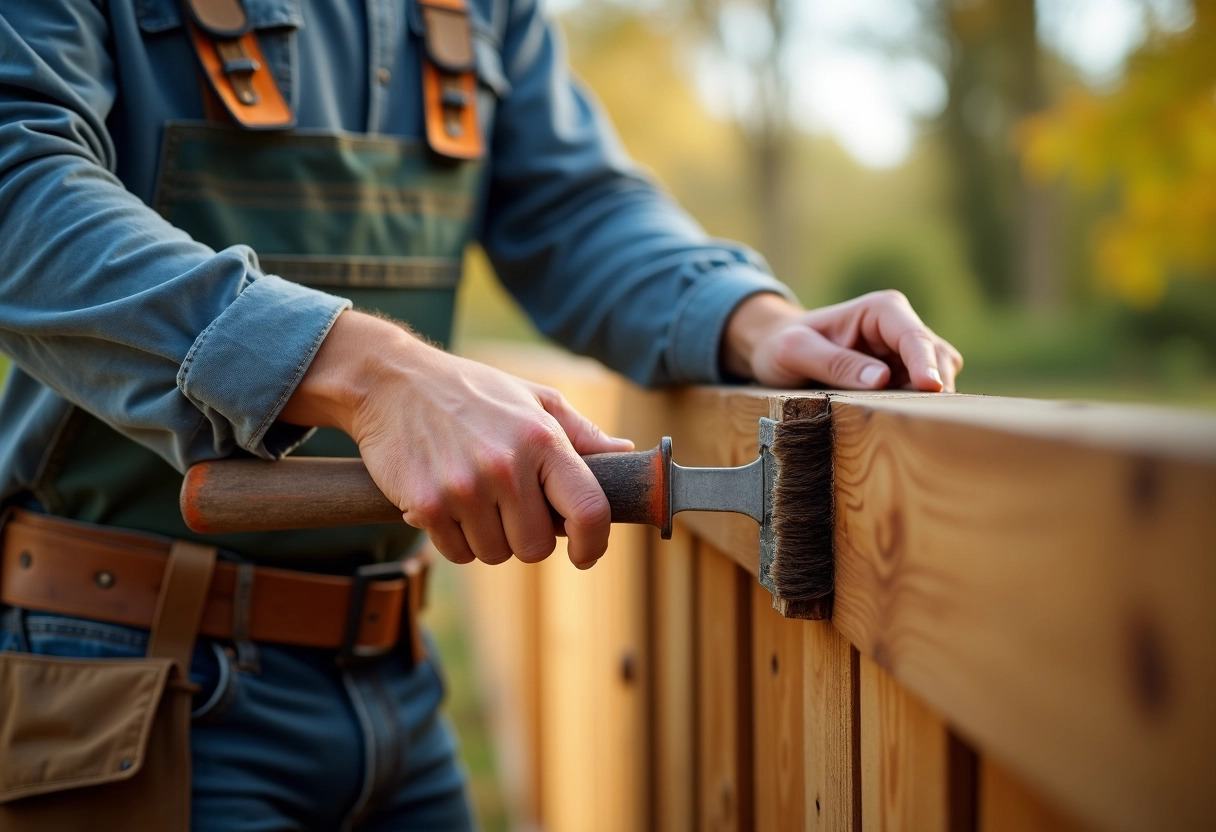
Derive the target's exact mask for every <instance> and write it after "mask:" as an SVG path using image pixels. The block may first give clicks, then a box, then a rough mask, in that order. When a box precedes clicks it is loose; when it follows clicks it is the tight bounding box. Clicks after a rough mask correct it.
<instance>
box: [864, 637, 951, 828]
mask: <svg viewBox="0 0 1216 832" xmlns="http://www.w3.org/2000/svg"><path fill="white" fill-rule="evenodd" d="M860 669H861V679H860V682H861V725H860V727H859V730H860V732H861V761H860V762H861V803H862V809H861V818H862V829H863V830H864V832H947V830H948V829H949V802H950V797H949V786H950V779H949V736H948V734H947V732H946V726H945V725H944V724H943V723H942V721H941V720H940V719H939V718H938V717H936V716H934V715H933V713H932V712H931V711H930V710H929V709H928V708H926V707H925V706H924V705H922V704H921V703H920V702H918V701H917V700H916V699H915V698H914V697H912V696H910V695H909V694H908V693H907V692H906V691H904V690H903V689H902V688H900V686H899V685H898V684H896V682H895V681H894V680H893V679H892V678H891V677H890V676H889V675H887V673H885V672H884V671H883V670H882V668H880V667H879V666H878V665H876V664H875V663H874V662H873V661H871V660H870V659H869V658H867V657H864V656H863V657H862V658H861V664H860Z"/></svg>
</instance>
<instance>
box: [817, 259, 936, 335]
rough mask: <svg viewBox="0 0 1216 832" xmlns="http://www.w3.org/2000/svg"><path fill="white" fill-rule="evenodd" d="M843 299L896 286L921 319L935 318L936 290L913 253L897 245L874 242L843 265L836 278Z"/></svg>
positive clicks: (930, 319)
mask: <svg viewBox="0 0 1216 832" xmlns="http://www.w3.org/2000/svg"><path fill="white" fill-rule="evenodd" d="M837 286H838V288H839V290H840V291H841V292H842V293H843V295H844V297H846V298H854V297H857V296H858V295H864V294H866V293H867V292H876V291H879V290H881V289H898V290H899V291H901V292H903V293H904V294H905V295H907V297H908V300H909V301H910V302H911V304H912V307H913V308H914V309H915V310H916V311H917V312H918V313H919V314H920V316H921V317H922V318H923V319H925V320H929V321H932V320H935V319H936V318H937V317H938V307H939V305H940V304H939V302H938V297H937V296H938V291H939V288H940V284H935V282H934V281H933V279H932V278H931V277H930V276H929V274H928V273H927V272H926V270H925V268H924V266H923V265H922V264H921V262H920V261H919V260H918V259H917V257H916V255H915V254H914V253H913V252H911V251H909V250H906V249H904V248H902V247H900V246H896V245H890V244H885V245H884V244H878V245H875V246H873V247H870V248H866V249H863V250H861V251H859V252H857V254H856V255H854V256H853V257H852V258H851V259H850V260H849V261H847V262H846V263H845V265H844V268H843V269H842V270H841V276H840V278H839V280H838V281H837Z"/></svg>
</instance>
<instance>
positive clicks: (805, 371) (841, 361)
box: [773, 326, 891, 390]
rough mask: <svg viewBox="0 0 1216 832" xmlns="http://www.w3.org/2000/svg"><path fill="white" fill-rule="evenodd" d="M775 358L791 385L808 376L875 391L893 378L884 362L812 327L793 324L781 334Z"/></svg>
mask: <svg viewBox="0 0 1216 832" xmlns="http://www.w3.org/2000/svg"><path fill="white" fill-rule="evenodd" d="M773 361H774V363H775V364H776V367H777V370H778V371H779V373H780V374H781V375H782V376H784V377H785V378H786V379H788V382H787V383H789V384H801V383H803V382H804V381H806V380H808V379H813V380H815V381H816V382H820V383H822V384H826V385H828V386H830V387H840V388H844V389H850V390H873V389H875V388H879V387H883V386H885V385H886V383H887V382H888V381H889V380H890V378H891V368H890V367H888V366H887V365H886V364H885V363H883V362H882V361H879V360H878V359H876V358H872V357H870V356H868V355H865V354H863V353H860V352H857V351H856V350H851V349H848V348H846V347H842V346H839V345H838V344H834V343H832V342H831V341H830V340H828V339H827V338H826V337H825V336H823V335H821V334H820V333H819V332H817V331H816V330H814V329H811V328H809V327H802V326H800V327H792V328H790V329H787V330H785V331H784V332H782V333H781V335H780V336H779V337H778V343H777V344H776V345H775V354H774V356H773Z"/></svg>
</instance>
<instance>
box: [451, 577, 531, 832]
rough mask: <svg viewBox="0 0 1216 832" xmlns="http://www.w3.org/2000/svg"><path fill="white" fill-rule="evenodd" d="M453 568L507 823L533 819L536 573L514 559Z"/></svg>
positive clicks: (528, 824) (522, 823) (525, 822)
mask: <svg viewBox="0 0 1216 832" xmlns="http://www.w3.org/2000/svg"><path fill="white" fill-rule="evenodd" d="M455 568H457V569H458V570H459V572H460V576H461V578H462V579H463V581H464V587H465V592H466V593H467V598H468V604H467V607H468V609H469V612H470V616H471V622H470V624H471V627H472V631H473V634H474V638H473V647H474V648H475V650H476V656H477V675H478V681H479V682H480V691H479V692H480V695H481V699H482V701H483V702H484V703H485V706H486V710H487V712H488V715H489V720H490V728H491V732H492V734H493V736H494V751H495V759H496V761H497V769H498V773H499V777H500V778H501V782H502V785H503V792H504V795H505V797H506V800H507V803H508V806H509V810H510V813H511V815H512V817H513V819H514V822H515V824H516V825H517V826H519V827H521V828H528V827H533V826H535V825H537V824H539V822H540V816H541V761H540V731H541V721H542V719H541V699H540V674H541V661H540V656H539V643H538V639H539V633H540V630H539V627H540V624H539V618H538V614H537V612H538V599H539V594H538V593H539V589H538V578H539V573H538V571H537V570H536V569H535V568H531V567H529V566H528V565H527V564H523V563H520V562H518V561H511V562H509V563H504V564H500V565H498V566H486V565H485V564H483V563H471V564H468V565H466V566H461V567H455Z"/></svg>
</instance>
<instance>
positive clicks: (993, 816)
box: [979, 758, 1093, 832]
mask: <svg viewBox="0 0 1216 832" xmlns="http://www.w3.org/2000/svg"><path fill="white" fill-rule="evenodd" d="M1023 830H1034V832H1092V830H1093V827H1090V826H1086V825H1083V824H1081V823H1079V822H1077V821H1074V820H1073V819H1072V818H1071V817H1068V816H1067V815H1065V814H1064V813H1063V812H1062V811H1060V810H1059V809H1057V808H1056V807H1055V806H1054V805H1052V804H1049V803H1047V802H1046V801H1044V800H1043V799H1042V798H1041V797H1039V796H1038V795H1037V794H1035V793H1034V792H1032V791H1031V790H1030V789H1029V788H1027V786H1026V785H1025V784H1024V783H1022V781H1021V780H1020V779H1018V778H1017V777H1016V776H1015V775H1013V774H1012V773H1010V772H1009V771H1008V770H1006V769H1005V767H1004V766H1002V765H1000V764H999V763H996V762H994V761H992V760H990V759H986V758H985V759H983V760H981V761H980V789H979V832H1023Z"/></svg>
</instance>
